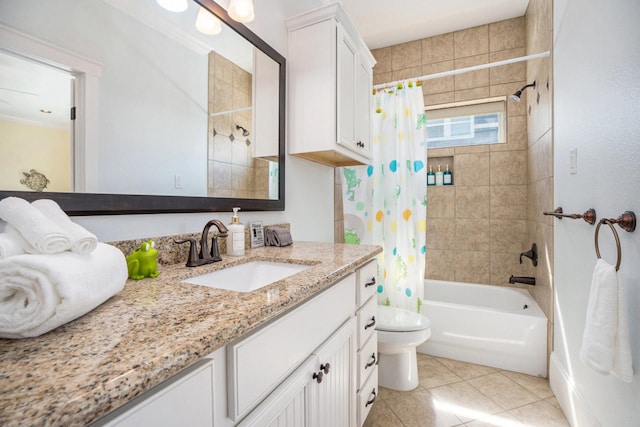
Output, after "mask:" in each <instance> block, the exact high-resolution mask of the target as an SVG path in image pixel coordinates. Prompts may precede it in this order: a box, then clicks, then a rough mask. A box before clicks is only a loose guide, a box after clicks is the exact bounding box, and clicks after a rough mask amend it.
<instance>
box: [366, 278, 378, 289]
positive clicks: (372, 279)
mask: <svg viewBox="0 0 640 427" xmlns="http://www.w3.org/2000/svg"><path fill="white" fill-rule="evenodd" d="M375 284H376V278H375V277H372V278H371V281H370V282H367V283H365V284H364V287H365V288H368V287H369V286H373V285H375Z"/></svg>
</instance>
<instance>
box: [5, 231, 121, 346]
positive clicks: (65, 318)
mask: <svg viewBox="0 0 640 427" xmlns="http://www.w3.org/2000/svg"><path fill="white" fill-rule="evenodd" d="M0 277H2V280H0V337H3V338H26V337H35V336H38V335H42V334H44V333H45V332H48V331H50V330H52V329H54V328H57V327H58V326H60V325H62V324H64V323H67V322H70V321H71V320H73V319H76V318H78V317H80V316H82V315H83V314H85V313H87V312H89V311H91V310H93V309H94V308H96V307H97V306H98V305H100V304H102V303H103V302H104V301H106V300H107V299H109V298H110V297H111V296H113V295H115V294H116V293H118V292H120V291H121V290H122V288H123V287H124V284H125V282H126V281H127V264H126V261H125V258H124V255H123V254H122V252H121V251H120V250H119V249H117V248H115V247H113V246H111V245H107V244H105V243H99V244H98V247H97V248H96V250H95V251H93V252H91V253H89V254H76V253H73V252H64V253H60V254H55V255H16V256H14V257H11V258H8V259H5V260H2V261H0Z"/></svg>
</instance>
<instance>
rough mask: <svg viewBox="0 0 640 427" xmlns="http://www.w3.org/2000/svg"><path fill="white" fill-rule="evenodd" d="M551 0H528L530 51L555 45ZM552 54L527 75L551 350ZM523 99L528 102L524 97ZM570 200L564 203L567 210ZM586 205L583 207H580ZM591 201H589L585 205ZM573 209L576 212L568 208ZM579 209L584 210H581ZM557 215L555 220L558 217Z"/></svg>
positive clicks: (531, 65) (540, 275)
mask: <svg viewBox="0 0 640 427" xmlns="http://www.w3.org/2000/svg"><path fill="white" fill-rule="evenodd" d="M552 9H553V8H552V1H551V0H530V1H529V7H528V9H527V14H526V28H527V54H528V55H531V54H534V53H540V52H545V51H551V50H552V49H553V42H552V40H553V20H552V19H553V18H552V17H553V10H552ZM552 76H553V73H552V59H551V58H541V59H536V60H533V61H528V62H527V80H528V81H529V82H532V81H534V80H535V81H536V89H535V91H530V92H529V94H528V98H527V101H526V107H527V110H526V111H527V123H528V132H527V141H528V146H527V158H528V170H529V173H528V176H527V183H528V189H529V194H528V198H527V199H528V209H527V221H528V234H529V240H530V241H533V242H536V243H537V244H538V251H539V253H540V255H539V262H538V267H537V268H536V270H535V276H536V286H535V288H534V289H533V296H534V298H535V299H536V301H537V302H538V304H539V305H540V307H541V308H542V310H543V311H544V313H545V314H546V316H547V319H549V323H548V334H547V337H548V340H549V341H548V345H547V351H548V352H549V353H550V352H551V351H552V349H553V322H554V316H553V304H554V301H553V221H554V218H553V217H550V216H544V215H542V212H544V211H552V210H553V209H554V206H553V132H552V130H553V123H552V107H553V97H552V93H553V88H552V84H553V81H552ZM523 103H524V102H523ZM568 208H569V207H568V206H565V209H566V210H569V209H568ZM580 208H582V207H580ZM586 208H588V206H587V207H585V210H586ZM570 213H572V212H570ZM579 213H582V211H580V212H579ZM556 221H557V220H556Z"/></svg>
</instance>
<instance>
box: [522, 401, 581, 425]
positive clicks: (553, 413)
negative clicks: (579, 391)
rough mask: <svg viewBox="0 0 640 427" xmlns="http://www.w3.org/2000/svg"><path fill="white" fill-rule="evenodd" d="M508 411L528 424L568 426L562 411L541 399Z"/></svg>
mask: <svg viewBox="0 0 640 427" xmlns="http://www.w3.org/2000/svg"><path fill="white" fill-rule="evenodd" d="M509 413H510V414H511V415H513V416H514V417H515V418H516V419H517V420H518V421H519V422H521V423H522V424H524V425H528V426H541V427H542V426H544V427H569V423H568V422H567V419H566V418H565V417H564V414H563V413H562V411H561V410H560V409H558V408H554V407H553V406H551V405H549V404H548V403H547V402H545V401H543V400H541V401H538V402H535V403H531V404H529V405H525V406H521V407H519V408H516V409H512V410H510V411H509Z"/></svg>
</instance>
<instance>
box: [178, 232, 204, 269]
mask: <svg viewBox="0 0 640 427" xmlns="http://www.w3.org/2000/svg"><path fill="white" fill-rule="evenodd" d="M173 242H174V243H177V244H182V243H187V242H188V243H189V258H187V264H186V265H187V267H197V266H198V265H200V259H199V258H198V252H197V251H196V239H193V238H189V239H181V240H174V241H173Z"/></svg>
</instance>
